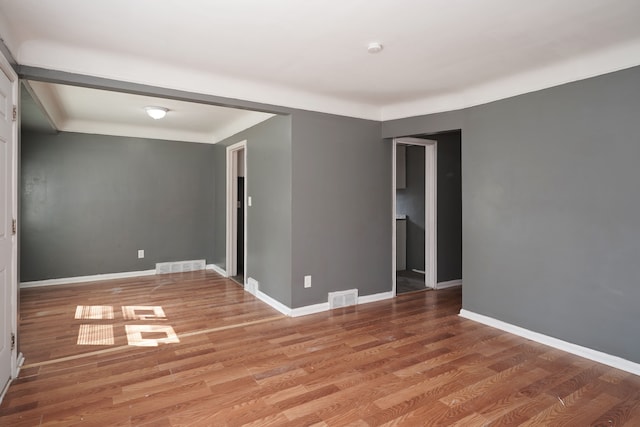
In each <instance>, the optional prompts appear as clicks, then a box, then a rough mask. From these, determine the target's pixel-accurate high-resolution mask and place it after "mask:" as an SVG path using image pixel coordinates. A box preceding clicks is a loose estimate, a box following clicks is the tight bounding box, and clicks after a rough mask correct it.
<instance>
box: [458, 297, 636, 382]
mask: <svg viewBox="0 0 640 427" xmlns="http://www.w3.org/2000/svg"><path fill="white" fill-rule="evenodd" d="M460 316H461V317H464V318H465V319H469V320H473V321H476V322H479V323H483V324H485V325H487V326H491V327H493V328H497V329H501V330H503V331H506V332H509V333H512V334H514V335H518V336H521V337H523V338H527V339H530V340H532V341H536V342H539V343H541V344H545V345H548V346H550V347H553V348H557V349H559V350H562V351H566V352H567V353H571V354H575V355H576V356H580V357H584V358H585V359H589V360H593V361H595V362H598V363H602V364H604V365H607V366H612V367H614V368H617V369H620V370H623V371H626V372H630V373H632V374H635V375H640V364H638V363H635V362H632V361H630V360H626V359H623V358H621V357H618V356H613V355H611V354H607V353H603V352H601V351H597V350H593V349H591V348H588V347H582V346H580V345H577V344H573V343H570V342H567V341H563V340H559V339H557V338H553V337H550V336H548V335H544V334H541V333H538V332H533V331H530V330H528V329H524V328H521V327H519V326H516V325H512V324H511V323H506V322H503V321H502V320H497V319H494V318H493V317H488V316H484V315H482V314H478V313H474V312H472V311H468V310H465V309H462V310H460Z"/></svg>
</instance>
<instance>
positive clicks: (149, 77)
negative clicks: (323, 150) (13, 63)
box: [16, 41, 380, 120]
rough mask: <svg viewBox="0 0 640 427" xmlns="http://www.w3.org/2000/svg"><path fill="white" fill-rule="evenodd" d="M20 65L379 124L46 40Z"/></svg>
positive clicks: (336, 109) (234, 82)
mask: <svg viewBox="0 0 640 427" xmlns="http://www.w3.org/2000/svg"><path fill="white" fill-rule="evenodd" d="M16 60H17V61H18V63H20V64H21V65H28V66H34V67H41V68H46V69H51V70H58V71H66V72H70V73H78V74H85V75H89V76H95V77H103V78H109V79H115V80H122V81H126V82H132V83H139V84H146V85H151V86H158V87H163V88H168V89H175V90H182V91H187V92H195V93H200V94H205V95H213V96H220V97H225V98H232V99H240V100H245V101H252V102H258V103H264V104H272V105H277V106H283V107H289V108H297V109H303V110H312V111H318V112H322V113H329V114H339V115H344V116H350V117H357V118H363V119H371V120H380V108H379V107H378V106H375V105H368V104H359V103H354V102H352V101H347V100H341V99H337V98H331V97H326V96H322V95H318V94H314V93H311V92H303V91H299V90H294V89H291V88H287V87H283V86H276V85H269V84H263V83H258V82H255V81H251V80H241V79H234V78H231V77H227V76H221V75H217V74H215V73H212V72H210V71H200V70H194V69H189V68H182V67H180V66H177V65H172V64H167V63H160V62H154V61H151V60H143V59H140V58H134V57H131V56H127V55H121V54H114V53H112V52H106V51H99V50H95V49H91V50H89V49H80V48H72V47H69V46H66V45H61V44H58V43H53V42H49V41H28V42H25V43H24V44H22V45H21V47H20V49H19V51H18V55H17V59H16Z"/></svg>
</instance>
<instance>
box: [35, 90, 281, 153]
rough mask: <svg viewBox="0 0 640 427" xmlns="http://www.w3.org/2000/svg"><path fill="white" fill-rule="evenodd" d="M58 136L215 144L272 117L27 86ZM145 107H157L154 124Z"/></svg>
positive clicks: (123, 95)
mask: <svg viewBox="0 0 640 427" xmlns="http://www.w3.org/2000/svg"><path fill="white" fill-rule="evenodd" d="M29 86H30V87H31V89H32V90H33V92H34V94H35V96H36V98H37V99H38V100H39V101H40V103H41V104H42V106H43V107H44V110H45V111H46V112H47V114H48V116H49V118H50V119H51V121H52V122H53V124H54V125H55V128H56V129H57V130H61V131H65V132H80V133H94V134H103V135H118V136H133V137H140V138H154V139H167V140H175V141H188V142H200V143H209V144H215V143H216V142H219V141H222V140H223V139H225V138H227V137H230V136H232V135H234V134H236V133H238V132H240V131H242V130H244V129H247V128H249V127H251V126H253V125H255V124H258V123H260V122H262V121H264V120H267V119H268V118H270V117H273V114H267V113H259V112H255V111H246V110H239V109H233V108H224V107H217V106H213V105H206V104H196V103H191V102H183V101H176V100H171V99H160V98H154V97H149V96H141V95H132V94H127V93H119V92H109V91H104V90H97V89H89V88H84V87H76V86H67V85H59V84H51V83H42V82H29ZM145 106H162V107H165V108H168V109H169V111H168V113H167V115H166V116H165V118H163V119H161V120H154V119H152V118H151V117H149V116H148V115H147V113H146V112H145V110H144V107H145Z"/></svg>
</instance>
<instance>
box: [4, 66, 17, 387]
mask: <svg viewBox="0 0 640 427" xmlns="http://www.w3.org/2000/svg"><path fill="white" fill-rule="evenodd" d="M0 65H2V64H0ZM12 80H13V82H12ZM14 82H15V78H14V79H10V78H9V76H7V74H6V72H5V71H4V70H3V69H2V67H0V392H1V391H2V390H4V388H5V386H6V384H7V383H8V382H9V380H10V378H11V374H12V361H11V358H12V348H11V333H12V332H13V325H14V322H13V319H12V316H13V311H14V310H13V308H14V307H15V304H16V302H14V301H13V295H14V287H15V272H14V266H15V264H14V262H15V259H14V244H15V243H14V237H13V227H12V222H13V214H14V206H13V204H14V195H13V166H14V165H13V162H14V159H13V151H14V129H13V126H14V122H13V105H14V102H13V94H14Z"/></svg>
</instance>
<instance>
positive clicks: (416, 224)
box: [396, 145, 425, 270]
mask: <svg viewBox="0 0 640 427" xmlns="http://www.w3.org/2000/svg"><path fill="white" fill-rule="evenodd" d="M406 153H407V154H406V169H405V170H406V182H407V185H406V188H402V189H398V190H396V213H397V214H402V215H407V242H406V243H407V245H406V248H407V270H412V269H416V270H424V237H425V233H424V231H425V223H424V220H425V200H424V191H425V188H424V186H425V176H424V174H425V170H424V168H425V163H424V161H425V159H424V157H425V148H424V147H423V146H419V145H408V146H407V147H406Z"/></svg>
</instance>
